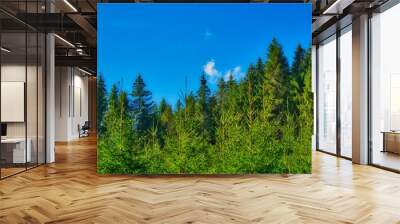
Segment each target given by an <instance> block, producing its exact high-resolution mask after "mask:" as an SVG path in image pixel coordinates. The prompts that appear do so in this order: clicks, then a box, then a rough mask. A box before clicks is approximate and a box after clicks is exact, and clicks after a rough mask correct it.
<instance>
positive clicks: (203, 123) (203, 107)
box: [197, 73, 213, 141]
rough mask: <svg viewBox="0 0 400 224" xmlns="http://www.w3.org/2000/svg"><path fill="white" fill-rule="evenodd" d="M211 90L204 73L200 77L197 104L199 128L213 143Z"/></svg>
mask: <svg viewBox="0 0 400 224" xmlns="http://www.w3.org/2000/svg"><path fill="white" fill-rule="evenodd" d="M210 94H211V91H210V88H209V87H208V85H207V79H206V77H205V74H204V73H203V74H202V75H201V77H200V88H199V90H198V92H197V103H198V113H199V115H198V116H199V121H200V126H199V127H198V128H199V130H200V132H201V133H202V136H203V137H204V138H205V139H207V140H208V141H211V136H212V135H213V130H212V129H213V127H212V117H211V108H210Z"/></svg>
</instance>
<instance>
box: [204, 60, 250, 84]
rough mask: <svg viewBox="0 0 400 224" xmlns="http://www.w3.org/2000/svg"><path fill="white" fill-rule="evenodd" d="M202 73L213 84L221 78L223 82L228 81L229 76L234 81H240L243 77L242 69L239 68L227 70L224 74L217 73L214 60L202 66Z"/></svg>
mask: <svg viewBox="0 0 400 224" xmlns="http://www.w3.org/2000/svg"><path fill="white" fill-rule="evenodd" d="M203 72H204V74H206V75H207V77H208V78H209V80H210V81H211V82H213V83H216V82H217V81H218V79H219V78H221V77H223V78H224V80H225V81H227V80H229V77H230V76H231V75H232V77H233V79H235V80H240V79H242V78H243V77H244V76H245V73H244V72H243V71H242V68H241V67H240V66H236V67H234V68H233V69H229V70H228V71H226V72H225V73H222V72H220V71H218V69H217V68H216V64H215V60H214V59H211V60H209V61H208V62H207V63H206V64H205V65H203Z"/></svg>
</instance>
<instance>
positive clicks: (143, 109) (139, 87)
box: [131, 74, 154, 134]
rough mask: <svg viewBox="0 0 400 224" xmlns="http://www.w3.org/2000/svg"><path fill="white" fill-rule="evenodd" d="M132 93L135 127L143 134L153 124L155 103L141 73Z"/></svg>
mask: <svg viewBox="0 0 400 224" xmlns="http://www.w3.org/2000/svg"><path fill="white" fill-rule="evenodd" d="M131 95H132V101H131V110H132V115H133V118H134V122H135V123H134V127H135V129H136V130H137V131H138V132H139V133H142V134H143V133H145V132H146V131H147V130H148V129H149V128H151V127H152V125H153V118H154V103H153V100H152V94H151V92H150V91H148V90H147V89H146V84H145V83H144V80H143V78H142V76H141V75H140V74H138V75H137V76H136V79H135V81H134V83H133V87H132V93H131Z"/></svg>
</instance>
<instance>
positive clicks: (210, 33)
mask: <svg viewBox="0 0 400 224" xmlns="http://www.w3.org/2000/svg"><path fill="white" fill-rule="evenodd" d="M203 36H204V39H210V38H211V37H212V36H214V34H213V33H212V32H211V31H210V30H208V29H207V30H206V31H204V33H203Z"/></svg>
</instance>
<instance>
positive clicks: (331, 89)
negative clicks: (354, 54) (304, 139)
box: [317, 35, 336, 153]
mask: <svg viewBox="0 0 400 224" xmlns="http://www.w3.org/2000/svg"><path fill="white" fill-rule="evenodd" d="M317 60H318V102H317V103H318V124H317V125H318V145H317V147H318V149H319V150H322V151H326V152H330V153H336V36H335V35H334V36H332V37H330V38H328V39H327V40H326V41H324V42H322V43H321V44H320V45H319V47H318V59H317Z"/></svg>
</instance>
